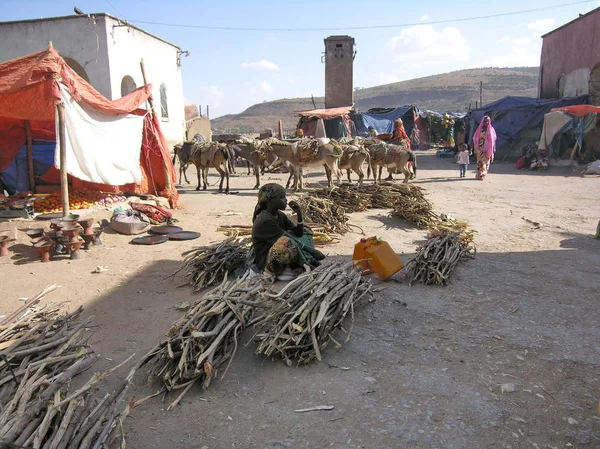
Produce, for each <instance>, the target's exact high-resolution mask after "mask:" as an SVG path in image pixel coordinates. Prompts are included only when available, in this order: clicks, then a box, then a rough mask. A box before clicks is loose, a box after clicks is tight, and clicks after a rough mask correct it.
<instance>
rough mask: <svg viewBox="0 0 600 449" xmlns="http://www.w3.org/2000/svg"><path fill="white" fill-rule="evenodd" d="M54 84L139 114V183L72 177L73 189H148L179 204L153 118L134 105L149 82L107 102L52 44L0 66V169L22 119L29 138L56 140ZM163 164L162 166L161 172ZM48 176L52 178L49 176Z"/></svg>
mask: <svg viewBox="0 0 600 449" xmlns="http://www.w3.org/2000/svg"><path fill="white" fill-rule="evenodd" d="M59 83H61V84H63V85H65V86H66V87H67V88H68V89H69V92H70V93H71V95H72V96H73V98H74V99H75V100H76V101H78V102H85V103H87V104H88V105H89V106H91V107H92V108H94V109H96V110H97V111H99V112H102V113H104V114H109V115H122V114H136V115H144V116H145V119H144V134H143V138H142V148H141V149H140V166H141V168H142V173H143V181H142V183H141V184H139V185H125V186H107V185H104V184H94V183H89V182H85V181H82V180H79V179H76V178H72V183H73V187H74V188H75V189H79V188H89V189H95V190H102V191H106V192H126V191H133V192H135V193H150V194H154V195H160V196H165V197H167V198H169V201H170V202H171V205H172V206H177V205H178V194H177V191H176V190H175V189H174V188H173V187H171V189H169V190H167V185H168V183H167V176H169V177H170V180H171V182H170V184H171V186H173V185H174V183H175V169H174V167H173V163H172V162H171V159H170V157H169V149H168V145H167V142H166V140H165V137H164V135H163V133H162V131H161V129H160V124H159V122H158V119H157V118H156V117H155V116H154V115H153V114H148V113H147V111H146V110H145V109H140V108H139V106H140V105H141V104H143V103H144V101H146V100H148V98H149V97H150V95H151V92H152V86H151V85H147V86H144V87H141V88H139V89H137V90H135V91H134V92H132V93H130V94H129V95H126V96H124V97H123V98H119V99H118V100H115V101H111V100H108V99H107V98H105V97H103V96H102V95H101V94H100V93H99V92H98V91H97V90H96V89H94V88H93V87H92V86H91V85H90V84H89V83H88V82H87V81H85V80H84V79H83V78H81V77H80V76H79V75H77V73H75V71H74V70H73V69H71V67H69V65H68V64H67V63H66V62H65V61H64V59H63V58H62V57H61V56H60V55H59V54H58V53H57V52H56V51H55V50H54V49H53V48H52V47H50V48H48V49H47V50H44V51H41V52H39V53H34V54H31V55H27V56H23V57H21V58H17V59H12V60H10V61H6V62H3V63H1V64H0V171H4V170H5V169H6V168H7V167H8V166H9V165H10V163H11V162H12V161H13V159H14V158H15V156H16V155H17V154H18V152H19V150H20V149H21V148H22V147H23V145H24V144H25V141H26V135H25V121H26V120H29V122H30V125H31V134H32V138H33V139H40V140H56V134H55V133H56V124H55V111H56V104H57V103H58V102H60V93H59ZM165 167H166V170H165ZM50 177H51V176H50Z"/></svg>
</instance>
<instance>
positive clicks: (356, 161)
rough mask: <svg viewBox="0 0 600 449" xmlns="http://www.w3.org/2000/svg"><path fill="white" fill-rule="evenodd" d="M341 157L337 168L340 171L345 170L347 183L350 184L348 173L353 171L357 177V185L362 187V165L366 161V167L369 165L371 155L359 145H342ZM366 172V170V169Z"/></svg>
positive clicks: (363, 175)
mask: <svg viewBox="0 0 600 449" xmlns="http://www.w3.org/2000/svg"><path fill="white" fill-rule="evenodd" d="M342 151H343V152H344V154H343V155H342V157H341V159H340V162H339V168H340V170H346V174H347V176H348V182H349V183H350V184H352V179H351V178H350V171H354V172H355V173H356V174H357V175H358V185H362V183H363V179H364V178H365V173H364V172H363V168H362V167H363V163H364V162H365V160H366V161H367V167H370V165H371V155H370V154H369V152H368V151H367V150H365V148H364V147H363V146H362V145H360V144H355V145H342ZM367 170H368V169H367Z"/></svg>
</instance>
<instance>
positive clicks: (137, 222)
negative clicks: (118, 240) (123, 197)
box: [110, 209, 152, 235]
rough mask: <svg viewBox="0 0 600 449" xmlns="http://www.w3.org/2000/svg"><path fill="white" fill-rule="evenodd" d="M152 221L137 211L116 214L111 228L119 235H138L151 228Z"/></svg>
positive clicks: (112, 218) (111, 220)
mask: <svg viewBox="0 0 600 449" xmlns="http://www.w3.org/2000/svg"><path fill="white" fill-rule="evenodd" d="M151 226H152V225H151V223H150V220H149V219H148V217H146V216H145V215H144V214H142V213H141V212H139V211H137V210H132V209H129V210H124V211H120V212H116V213H115V214H113V216H112V217H111V219H110V227H111V229H113V230H114V231H116V232H118V233H119V234H126V235H136V234H141V233H143V232H146V231H147V230H148V229H150V227H151Z"/></svg>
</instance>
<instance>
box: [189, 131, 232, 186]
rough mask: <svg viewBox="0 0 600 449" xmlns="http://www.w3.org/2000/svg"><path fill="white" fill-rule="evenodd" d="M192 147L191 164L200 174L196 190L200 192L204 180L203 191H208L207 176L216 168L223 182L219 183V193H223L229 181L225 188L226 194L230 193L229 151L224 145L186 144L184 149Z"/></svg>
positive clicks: (215, 143) (213, 143) (214, 143)
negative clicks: (225, 181) (211, 168)
mask: <svg viewBox="0 0 600 449" xmlns="http://www.w3.org/2000/svg"><path fill="white" fill-rule="evenodd" d="M186 145H190V146H191V147H192V148H191V149H190V150H189V151H190V152H191V157H190V162H191V163H192V164H194V165H195V166H196V170H197V173H198V187H196V190H200V181H201V180H202V183H203V186H202V190H206V187H207V185H208V181H207V179H206V178H207V176H208V169H209V168H210V167H214V168H215V169H216V170H217V171H218V172H219V174H220V175H221V182H220V183H219V192H222V191H223V181H224V180H225V179H227V185H226V187H225V193H229V163H228V162H229V151H228V150H227V146H226V145H225V144H224V143H217V142H212V143H198V144H192V143H187V142H186V143H184V145H183V146H184V147H185V146H186Z"/></svg>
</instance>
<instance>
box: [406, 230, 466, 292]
mask: <svg viewBox="0 0 600 449" xmlns="http://www.w3.org/2000/svg"><path fill="white" fill-rule="evenodd" d="M471 242H472V235H470V234H469V235H465V234H464V231H461V232H441V233H439V234H434V235H430V236H429V238H428V239H427V241H426V242H425V243H424V244H422V245H421V246H419V248H417V254H416V256H415V258H414V259H412V260H411V261H410V262H409V263H408V265H407V266H406V271H407V273H408V276H409V279H410V281H409V283H410V285H412V284H413V283H415V282H421V283H422V284H425V285H431V284H435V285H446V284H447V283H448V282H449V278H450V275H451V274H452V272H453V271H454V268H456V265H458V263H459V262H460V261H462V260H464V259H465V258H468V257H473V255H474V252H475V248H474V247H473V246H472V245H471Z"/></svg>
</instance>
